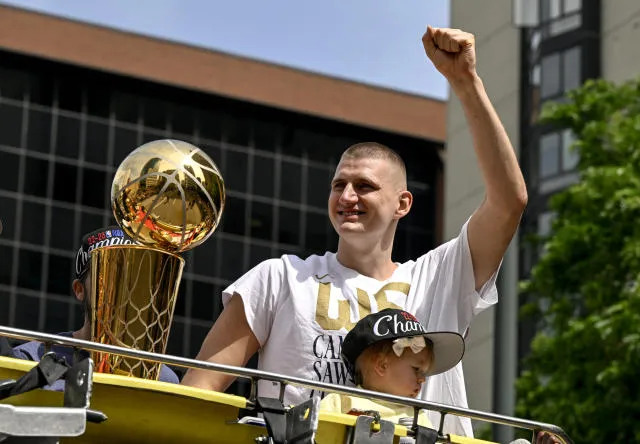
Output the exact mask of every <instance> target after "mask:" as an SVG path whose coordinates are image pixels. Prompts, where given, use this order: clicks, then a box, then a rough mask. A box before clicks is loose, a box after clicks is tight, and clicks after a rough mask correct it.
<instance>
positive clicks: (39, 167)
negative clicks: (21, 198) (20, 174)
mask: <svg viewBox="0 0 640 444" xmlns="http://www.w3.org/2000/svg"><path fill="white" fill-rule="evenodd" d="M26 161H27V165H26V173H25V177H24V192H25V194H30V195H33V196H39V197H47V191H48V179H49V162H48V161H46V160H42V159H36V158H33V157H26Z"/></svg>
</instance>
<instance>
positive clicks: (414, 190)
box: [400, 185, 433, 228]
mask: <svg viewBox="0 0 640 444" xmlns="http://www.w3.org/2000/svg"><path fill="white" fill-rule="evenodd" d="M409 190H410V191H411V194H413V206H412V207H411V211H410V212H409V214H408V215H407V216H406V217H405V218H404V219H403V222H402V223H401V224H400V225H409V226H411V227H417V228H422V227H426V226H430V225H431V223H432V218H433V212H432V210H431V205H430V203H431V201H430V199H429V197H430V193H429V189H428V188H427V187H426V186H417V185H416V186H410V187H409Z"/></svg>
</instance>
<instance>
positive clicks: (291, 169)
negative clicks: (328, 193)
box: [280, 160, 328, 203]
mask: <svg viewBox="0 0 640 444" xmlns="http://www.w3.org/2000/svg"><path fill="white" fill-rule="evenodd" d="M281 165H282V168H281V172H280V174H281V176H280V199H282V200H286V201H289V202H295V203H299V202H301V201H302V195H301V191H302V188H301V186H302V165H300V164H299V163H293V162H287V161H284V160H283V161H282V164H281ZM327 189H328V187H327Z"/></svg>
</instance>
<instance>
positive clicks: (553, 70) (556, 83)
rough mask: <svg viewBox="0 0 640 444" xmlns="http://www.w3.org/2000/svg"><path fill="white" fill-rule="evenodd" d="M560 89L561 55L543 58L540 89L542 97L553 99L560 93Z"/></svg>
mask: <svg viewBox="0 0 640 444" xmlns="http://www.w3.org/2000/svg"><path fill="white" fill-rule="evenodd" d="M560 87H561V84H560V54H550V55H548V56H546V57H543V58H542V79H541V88H540V92H541V94H542V97H551V96H554V95H556V94H558V93H560V92H561V91H560Z"/></svg>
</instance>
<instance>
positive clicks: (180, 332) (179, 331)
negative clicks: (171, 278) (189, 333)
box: [167, 284, 196, 358]
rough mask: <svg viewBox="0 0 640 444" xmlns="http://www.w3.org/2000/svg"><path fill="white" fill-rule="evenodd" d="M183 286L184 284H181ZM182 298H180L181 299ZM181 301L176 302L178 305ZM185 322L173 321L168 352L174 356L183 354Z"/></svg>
mask: <svg viewBox="0 0 640 444" xmlns="http://www.w3.org/2000/svg"><path fill="white" fill-rule="evenodd" d="M180 287H182V284H180ZM179 300H180V299H178V301H179ZM178 303H179V302H176V305H177V304H178ZM184 325H185V324H184V322H181V321H179V320H174V321H173V322H172V323H171V332H170V334H169V341H168V342H167V354H169V355H174V356H183V354H182V340H183V339H184ZM195 356H196V355H193V356H187V357H188V358H195Z"/></svg>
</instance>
